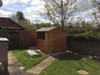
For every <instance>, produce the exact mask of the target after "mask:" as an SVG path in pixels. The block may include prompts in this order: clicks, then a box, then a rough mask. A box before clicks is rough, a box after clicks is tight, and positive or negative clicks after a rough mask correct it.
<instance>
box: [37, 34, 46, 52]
mask: <svg viewBox="0 0 100 75" xmlns="http://www.w3.org/2000/svg"><path fill="white" fill-rule="evenodd" d="M47 35H48V34H47V33H45V40H42V39H39V38H37V43H36V47H37V48H39V49H41V50H42V51H44V52H46V50H47V47H48V43H47V40H48V38H47V37H48V36H47Z"/></svg>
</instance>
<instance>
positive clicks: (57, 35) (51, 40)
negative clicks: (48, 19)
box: [47, 28, 67, 53]
mask: <svg viewBox="0 0 100 75" xmlns="http://www.w3.org/2000/svg"><path fill="white" fill-rule="evenodd" d="M66 37H67V33H66V32H65V31H63V30H61V29H60V28H56V29H54V30H52V31H50V32H48V50H47V52H48V53H54V52H65V51H66V50H67V43H66V41H67V39H66Z"/></svg>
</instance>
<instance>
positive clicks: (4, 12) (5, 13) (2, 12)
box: [0, 10, 12, 16]
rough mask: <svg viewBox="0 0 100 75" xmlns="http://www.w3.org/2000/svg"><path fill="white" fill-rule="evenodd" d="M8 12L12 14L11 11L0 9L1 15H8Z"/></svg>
mask: <svg viewBox="0 0 100 75" xmlns="http://www.w3.org/2000/svg"><path fill="white" fill-rule="evenodd" d="M10 14H12V12H10V11H4V10H0V15H2V16H8V15H10Z"/></svg>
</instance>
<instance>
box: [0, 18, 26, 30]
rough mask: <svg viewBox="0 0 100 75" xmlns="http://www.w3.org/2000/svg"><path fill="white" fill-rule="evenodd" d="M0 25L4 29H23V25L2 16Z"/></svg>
mask: <svg viewBox="0 0 100 75" xmlns="http://www.w3.org/2000/svg"><path fill="white" fill-rule="evenodd" d="M0 27H1V28H4V29H17V30H23V29H25V28H24V27H22V26H21V25H19V24H18V23H16V22H14V21H13V20H11V19H10V18H3V17H0Z"/></svg>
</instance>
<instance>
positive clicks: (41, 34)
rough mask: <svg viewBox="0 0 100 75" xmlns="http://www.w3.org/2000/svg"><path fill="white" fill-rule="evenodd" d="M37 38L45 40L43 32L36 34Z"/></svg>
mask: <svg viewBox="0 0 100 75" xmlns="http://www.w3.org/2000/svg"><path fill="white" fill-rule="evenodd" d="M38 38H39V39H42V40H45V32H38Z"/></svg>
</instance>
